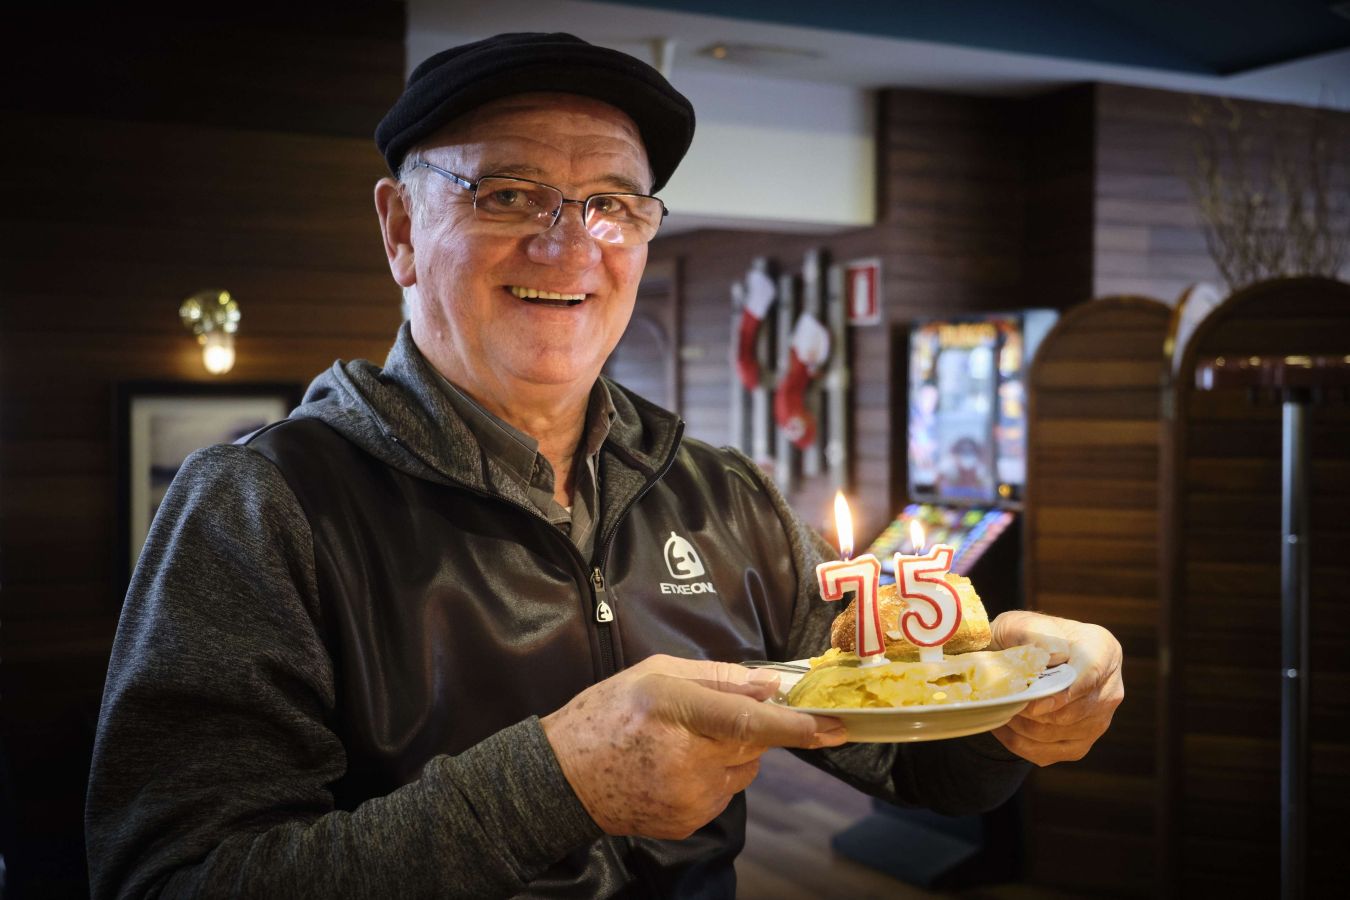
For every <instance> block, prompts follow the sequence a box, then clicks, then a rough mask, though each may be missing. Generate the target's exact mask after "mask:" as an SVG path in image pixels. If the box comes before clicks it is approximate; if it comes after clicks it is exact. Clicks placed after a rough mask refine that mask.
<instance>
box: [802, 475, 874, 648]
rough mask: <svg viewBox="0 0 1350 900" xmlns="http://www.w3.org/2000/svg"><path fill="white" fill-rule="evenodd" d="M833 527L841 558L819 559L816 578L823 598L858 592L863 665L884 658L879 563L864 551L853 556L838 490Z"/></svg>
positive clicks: (850, 523) (849, 520)
mask: <svg viewBox="0 0 1350 900" xmlns="http://www.w3.org/2000/svg"><path fill="white" fill-rule="evenodd" d="M834 527H835V530H836V531H837V532H838V533H839V555H840V556H841V557H842V559H839V560H835V561H831V562H823V563H821V564H820V565H818V566H816V580H817V581H819V582H820V596H821V597H823V598H825V599H826V600H842V599H843V598H844V595H845V593H846V592H847V591H848V590H849V589H852V590H854V591H855V592H856V593H857V595H858V641H857V645H856V648H857V652H858V657H859V659H861V660H862V663H863V665H865V666H875V665H879V664H881V663H884V662H885V661H886V644H885V641H884V640H883V639H882V637H881V612H880V610H879V609H878V608H877V584H878V583H879V582H880V580H881V562H880V561H879V560H878V559H877V558H876V557H875V556H873V555H872V554H870V553H864V554H863V555H862V556H860V557H858V558H857V559H853V558H852V556H853V517H852V516H851V515H850V514H849V509H848V501H847V500H845V499H844V494H843V492H842V491H840V492H839V493H837V494H835V497H834Z"/></svg>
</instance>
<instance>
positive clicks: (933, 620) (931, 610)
mask: <svg viewBox="0 0 1350 900" xmlns="http://www.w3.org/2000/svg"><path fill="white" fill-rule="evenodd" d="M910 543H911V544H913V546H914V550H915V552H916V553H917V552H918V551H919V550H921V549H922V548H923V544H924V533H923V526H922V525H919V523H918V522H917V521H915V520H911V522H910ZM953 553H954V551H953V550H952V548H951V547H948V546H947V545H946V544H937V545H935V546H934V547H933V548H932V549H930V550H929V551H928V552H927V553H924V554H921V555H919V556H904V555H902V554H900V553H897V554H895V580H896V589H897V590H898V591H899V592H900V596H901V597H902V598H903V599H904V600H905V601H906V609H905V611H904V612H903V613H901V614H900V630H901V631H902V632H903V633H904V635H905V637H906V638H907V639H908V640H909V642H910V643H912V644H914V645H915V646H917V647H918V648H919V661H920V662H942V645H943V644H945V643H947V641H949V640H951V637H952V635H954V634H956V629H957V628H958V627H960V625H961V600H960V597H959V595H958V594H957V593H956V588H954V587H952V586H951V584H949V583H948V582H947V577H946V576H947V570H948V569H950V568H951V566H952V554H953Z"/></svg>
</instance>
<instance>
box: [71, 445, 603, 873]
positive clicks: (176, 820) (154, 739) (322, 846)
mask: <svg viewBox="0 0 1350 900" xmlns="http://www.w3.org/2000/svg"><path fill="white" fill-rule="evenodd" d="M315 584H316V582H315V576H314V566H313V545H312V538H311V533H310V530H309V524H308V523H307V522H306V520H305V517H304V515H303V514H302V512H301V511H300V508H299V505H298V503H297V502H296V501H295V498H294V496H293V494H292V493H291V492H290V489H289V487H288V486H287V485H286V483H285V481H284V479H283V478H282V477H281V476H280V474H279V473H278V472H277V471H276V469H275V468H274V467H273V466H272V465H271V463H270V462H268V461H267V460H265V459H264V458H263V457H261V456H260V455H259V454H257V453H255V452H254V451H252V450H249V449H248V448H246V447H242V446H220V447H214V448H210V449H208V450H204V451H200V452H198V453H196V454H193V456H192V457H190V458H189V459H188V461H187V462H186V463H185V464H184V467H183V470H182V471H181V472H180V474H179V475H178V477H177V478H176V479H175V480H174V483H173V485H172V487H171V488H170V490H169V493H168V495H167V496H166V497H165V500H164V503H163V505H162V507H161V509H160V511H159V513H158V515H157V516H156V518H155V522H154V525H153V527H152V529H151V533H150V535H149V538H148V540H147V543H146V546H145V549H144V551H143V552H142V555H141V561H140V564H139V565H138V566H137V570H136V573H135V576H134V577H133V580H132V584H131V587H130V590H129V592H128V595H127V598H126V603H125V606H124V607H123V610H122V617H121V621H120V623H119V626H118V631H117V637H116V640H115V642H114V645H113V651H112V658H111V661H110V665H109V671H108V680H107V684H106V687H105V689H104V697H103V707H102V712H101V715H100V720H99V728H98V734H97V737H96V741H95V747H94V758H93V766H92V770H91V773H90V783H89V793H88V799H87V805H86V823H85V824H86V837H87V845H88V852H89V869H90V880H91V886H92V892H93V896H94V897H96V898H110V897H140V896H147V895H153V896H189V895H190V896H194V897H215V896H238V895H261V896H278V897H281V896H285V897H310V896H313V897H344V896H351V897H384V896H390V897H393V896H397V897H422V896H437V897H445V896H465V897H491V896H506V895H510V894H512V893H515V892H516V891H518V890H519V889H520V888H521V887H522V886H523V885H524V884H525V883H526V882H528V881H529V880H530V879H531V878H532V877H533V876H534V875H535V874H537V873H539V872H540V871H542V870H543V869H544V868H546V867H547V866H548V865H550V864H551V863H553V862H554V861H556V860H557V859H559V858H561V857H562V856H563V855H564V854H565V853H566V852H567V851H568V850H571V849H572V848H574V847H576V846H579V845H581V844H584V843H587V842H589V841H591V840H593V839H595V838H596V837H597V836H599V834H600V829H599V828H597V827H596V825H595V823H594V822H593V821H592V820H591V819H590V817H589V816H588V815H587V814H586V812H585V809H584V808H583V807H582V806H581V804H580V802H579V801H578V800H577V798H576V796H575V794H574V793H573V792H572V790H571V787H570V786H569V785H568V783H567V781H566V779H565V778H564V777H563V775H562V772H561V770H560V769H559V767H558V764H557V761H556V759H555V757H554V755H553V752H552V750H551V748H550V746H549V744H548V742H547V740H546V739H545V737H544V734H543V730H542V728H541V727H540V725H539V722H538V720H537V719H534V718H531V719H528V720H525V721H522V722H520V723H518V724H516V725H513V726H510V727H508V728H506V729H504V730H502V731H500V732H498V733H497V734H495V735H493V736H492V737H490V738H488V739H487V740H484V741H483V742H481V743H479V744H477V745H476V746H474V747H472V748H470V749H469V750H467V751H465V752H463V753H461V754H459V755H457V756H454V757H449V756H436V757H433V758H432V759H431V760H430V762H428V763H427V765H426V766H425V767H424V768H423V770H422V772H421V774H420V776H419V777H418V778H417V779H416V780H415V781H413V782H411V783H409V784H406V785H404V786H403V787H401V788H399V789H398V790H396V791H394V792H393V793H391V794H389V795H387V796H384V797H377V798H374V799H371V800H369V801H367V802H365V803H363V804H362V805H360V806H359V807H357V808H356V809H355V810H351V811H342V810H337V809H335V807H334V802H333V798H332V795H331V793H330V791H329V789H328V785H330V784H331V783H332V782H334V781H335V780H336V779H337V778H338V777H339V776H340V775H341V774H342V773H343V772H344V770H345V767H346V757H345V753H344V750H343V746H342V744H341V742H340V740H339V739H338V737H337V736H336V735H335V734H334V732H333V731H332V730H331V729H330V728H329V725H328V723H329V722H330V721H332V718H333V716H334V715H335V710H334V697H335V690H334V672H333V666H332V663H331V660H330V658H329V655H328V653H327V651H326V649H325V646H324V642H323V640H322V633H323V631H322V618H321V617H322V609H321V606H320V604H319V602H318V598H317V592H316V587H315Z"/></svg>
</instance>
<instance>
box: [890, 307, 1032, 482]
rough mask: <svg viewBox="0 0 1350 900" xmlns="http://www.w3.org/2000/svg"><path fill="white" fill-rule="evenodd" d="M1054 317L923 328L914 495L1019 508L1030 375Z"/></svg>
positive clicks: (917, 370)
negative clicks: (1031, 363)
mask: <svg viewBox="0 0 1350 900" xmlns="http://www.w3.org/2000/svg"><path fill="white" fill-rule="evenodd" d="M1054 320H1055V313H1053V312H1051V311H1048V310H1030V311H1026V312H1013V313H1006V314H994V315H987V316H980V317H978V318H974V317H972V318H966V319H952V320H946V321H929V322H921V323H919V324H917V325H915V327H914V328H913V329H912V331H911V332H910V346H909V430H908V452H909V493H910V497H911V498H913V499H915V500H931V501H935V502H940V503H952V504H957V505H962V506H973V505H980V504H1004V503H1014V504H1015V503H1016V501H1018V500H1019V499H1020V498H1021V496H1022V489H1023V486H1024V485H1025V483H1026V388H1025V383H1024V381H1025V377H1026V369H1027V366H1028V364H1029V363H1030V360H1031V354H1032V353H1033V352H1034V351H1035V347H1036V345H1037V344H1039V343H1040V339H1041V338H1042V337H1043V336H1044V335H1045V332H1046V331H1048V330H1049V328H1050V325H1051V324H1053V322H1054Z"/></svg>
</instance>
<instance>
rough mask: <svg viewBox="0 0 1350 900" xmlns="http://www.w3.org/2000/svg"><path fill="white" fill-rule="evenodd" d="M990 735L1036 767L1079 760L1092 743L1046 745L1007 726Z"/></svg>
mask: <svg viewBox="0 0 1350 900" xmlns="http://www.w3.org/2000/svg"><path fill="white" fill-rule="evenodd" d="M1010 724H1011V723H1010ZM992 734H993V735H994V737H996V738H998V741H999V743H1001V744H1002V745H1003V746H1005V747H1007V748H1008V749H1009V750H1011V751H1012V752H1013V753H1016V754H1017V755H1018V756H1020V757H1022V758H1023V759H1026V760H1030V761H1031V762H1033V763H1035V764H1036V765H1038V766H1049V765H1054V764H1055V763H1059V762H1071V761H1074V760H1079V759H1082V758H1083V757H1084V756H1087V752H1088V751H1089V750H1091V749H1092V741H1090V740H1067V741H1053V742H1050V743H1046V742H1043V741H1037V740H1034V739H1032V738H1028V737H1024V736H1023V735H1020V734H1018V733H1017V732H1016V731H1015V730H1013V729H1012V728H1011V727H1009V725H1003V726H1001V727H999V728H995V729H994V730H993V732H992Z"/></svg>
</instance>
